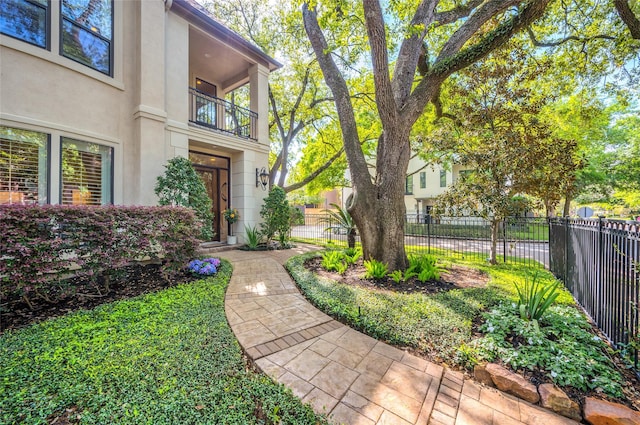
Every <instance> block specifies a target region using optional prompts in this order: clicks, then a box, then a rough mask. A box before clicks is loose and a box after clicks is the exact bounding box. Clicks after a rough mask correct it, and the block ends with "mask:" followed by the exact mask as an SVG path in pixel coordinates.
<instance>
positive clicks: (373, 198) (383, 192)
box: [348, 128, 410, 271]
mask: <svg viewBox="0 0 640 425" xmlns="http://www.w3.org/2000/svg"><path fill="white" fill-rule="evenodd" d="M394 130H395V132H394V133H393V134H392V133H391V132H388V131H386V132H384V133H383V135H382V136H380V140H379V142H378V152H377V167H376V169H377V170H378V174H377V176H376V179H375V182H374V184H373V190H371V186H370V185H369V186H368V188H369V190H365V191H363V190H359V186H358V181H357V180H355V179H354V182H353V183H354V198H353V202H352V204H351V205H350V206H348V211H349V213H350V214H351V216H352V217H353V220H354V221H355V223H356V226H357V227H358V230H359V231H360V238H361V241H362V249H363V255H364V258H365V259H376V260H378V261H382V262H383V263H385V264H386V265H387V266H388V268H389V270H390V271H393V270H405V269H406V268H407V266H408V260H407V254H406V251H405V247H404V224H405V219H406V207H405V204H404V191H405V188H404V185H405V175H406V170H407V166H408V164H409V158H410V149H409V131H410V128H409V129H402V128H396V129H394ZM383 139H384V140H383ZM385 147H386V148H385ZM381 164H384V166H381Z"/></svg>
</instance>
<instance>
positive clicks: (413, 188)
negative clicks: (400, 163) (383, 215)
mask: <svg viewBox="0 0 640 425" xmlns="http://www.w3.org/2000/svg"><path fill="white" fill-rule="evenodd" d="M465 172H468V167H465V166H462V165H460V164H453V165H452V166H451V167H450V168H448V169H447V168H445V167H443V166H442V165H439V164H436V165H433V166H431V165H425V162H424V161H423V160H422V159H420V158H418V157H415V158H412V159H411V160H410V161H409V167H408V169H407V179H406V182H405V196H404V203H405V207H406V208H407V215H408V216H409V218H410V219H417V220H419V221H424V220H425V217H427V216H429V215H430V214H431V211H432V209H433V206H434V205H435V201H436V197H437V196H438V195H441V194H442V193H444V192H445V191H446V190H447V188H449V187H450V186H451V185H453V184H454V183H455V182H456V181H457V180H458V179H459V178H460V175H461V174H464V173H465Z"/></svg>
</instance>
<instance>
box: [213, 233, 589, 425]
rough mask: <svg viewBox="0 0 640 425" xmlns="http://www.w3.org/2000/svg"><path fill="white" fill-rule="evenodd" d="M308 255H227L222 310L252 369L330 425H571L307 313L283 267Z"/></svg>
mask: <svg viewBox="0 0 640 425" xmlns="http://www.w3.org/2000/svg"><path fill="white" fill-rule="evenodd" d="M314 249H317V248H315V247H312V246H305V245H301V246H299V247H298V248H295V249H292V250H286V251H266V252H265V251H260V252H248V251H237V250H236V251H226V252H221V253H220V254H219V255H220V256H221V257H223V258H226V259H227V260H229V261H230V262H231V263H232V265H233V275H232V277H231V281H230V283H229V287H228V289H227V293H226V298H225V310H226V314H227V319H228V321H229V324H230V325H231V329H232V330H233V332H234V334H235V335H236V337H237V339H238V341H239V342H240V345H241V346H242V347H243V349H244V350H245V352H246V353H247V355H248V356H249V357H250V358H251V359H252V360H253V361H254V362H255V364H256V365H257V366H258V367H259V368H260V369H261V370H262V371H263V372H264V373H266V374H267V375H269V376H270V377H271V378H273V379H274V380H276V381H278V382H281V383H283V384H285V385H286V386H288V387H289V388H291V390H292V391H293V393H294V394H295V395H296V396H298V397H300V398H301V399H302V401H303V402H305V403H310V404H311V406H312V407H313V409H314V410H315V411H316V412H318V413H325V414H327V415H328V417H329V420H330V421H331V422H332V423H335V424H349V425H360V424H363V425H364V424H394V425H403V424H433V425H439V424H445V425H464V424H469V425H475V424H486V425H492V424H496V425H498V424H499V425H512V424H513V425H522V424H526V425H538V424H544V425H556V424H558V425H560V424H576V423H577V422H574V421H572V420H570V419H567V418H564V417H562V416H558V415H555V414H553V413H551V412H549V411H547V410H545V409H541V408H540V407H538V406H534V405H531V404H529V403H527V402H525V401H523V400H520V399H518V398H515V397H512V396H510V395H507V394H505V393H502V392H500V391H498V390H496V389H493V388H488V387H486V386H483V385H480V384H478V383H476V382H474V381H472V380H468V379H464V376H463V374H462V373H460V372H457V371H452V370H449V369H446V368H443V367H442V366H440V365H437V364H434V363H431V362H429V361H426V360H424V359H422V358H419V357H416V356H413V355H411V354H409V353H407V352H405V351H402V350H400V349H397V348H395V347H392V346H390V345H387V344H385V343H383V342H380V341H377V340H375V339H374V338H371V337H369V336H367V335H364V334H362V333H360V332H358V331H355V330H353V329H351V328H349V327H348V326H345V325H343V324H341V323H339V322H337V321H335V320H333V319H332V318H331V317H329V316H327V315H326V314H324V313H322V312H321V311H319V310H317V309H316V308H315V307H313V306H312V305H311V304H310V303H309V302H308V301H307V300H306V299H305V298H304V296H302V295H301V294H300V292H299V291H298V289H297V287H296V286H295V284H294V282H293V281H292V279H291V277H290V276H289V274H288V273H287V271H286V270H285V269H284V267H283V266H282V264H284V262H285V261H286V260H287V259H288V258H289V257H291V256H293V255H298V254H301V253H303V252H308V251H311V250H314Z"/></svg>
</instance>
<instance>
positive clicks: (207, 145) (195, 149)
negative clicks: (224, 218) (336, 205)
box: [0, 0, 280, 240]
mask: <svg viewBox="0 0 640 425" xmlns="http://www.w3.org/2000/svg"><path fill="white" fill-rule="evenodd" d="M61 1H63V4H62V7H61ZM96 1H97V3H101V4H102V5H103V6H104V8H105V10H106V12H101V13H102V14H101V15H100V17H99V18H100V19H101V21H100V22H101V23H103V24H104V25H105V27H106V26H107V24H109V23H111V31H108V29H107V30H102V31H100V27H99V25H98V24H96V25H93V24H92V23H91V21H90V20H86V15H79V14H78V16H76V19H75V21H73V19H71V18H73V16H71V17H70V16H67V15H71V14H72V11H71V9H67V8H66V7H67V6H68V4H67V3H69V4H71V5H73V2H74V0H52V1H51V2H49V3H47V2H42V4H43V6H41V7H40V9H38V8H37V7H34V6H33V4H32V3H29V4H28V5H22V4H19V5H18V6H16V7H14V8H13V9H11V8H8V7H4V8H3V10H2V12H3V13H4V14H5V15H4V16H3V17H2V19H3V20H4V23H3V27H2V32H3V34H0V129H2V131H3V132H4V133H3V134H0V136H2V137H3V138H4V139H5V141H4V142H3V143H4V144H3V145H2V149H9V148H8V146H12V145H11V143H13V145H15V146H18V145H20V140H19V139H20V138H23V139H24V138H27V139H28V138H29V137H31V136H32V135H34V134H35V135H40V136H42V137H43V140H45V139H46V148H43V147H42V146H41V147H40V151H41V159H40V163H41V164H40V165H39V166H38V167H39V168H38V170H39V171H37V173H39V176H40V177H39V181H37V182H34V181H32V180H37V179H36V178H35V177H34V178H33V179H31V178H23V179H22V180H24V181H26V180H29V183H30V184H31V185H32V186H36V185H37V186H39V187H40V189H39V192H38V193H39V195H35V194H34V195H32V196H31V198H29V196H27V198H24V196H22V195H21V196H22V198H21V199H22V201H23V202H25V201H24V199H27V201H26V202H29V200H28V199H31V202H38V203H52V204H57V203H75V201H78V199H80V198H77V197H75V193H74V197H73V199H72V198H71V197H70V196H67V192H69V190H67V189H68V188H67V187H66V186H65V185H67V186H69V185H68V183H69V182H70V181H71V180H73V179H74V178H77V177H73V176H72V177H67V176H68V175H69V171H68V168H69V165H68V164H69V161H71V159H69V158H72V156H73V155H71V154H76V157H79V158H80V159H78V160H77V161H84V163H83V167H87V168H88V165H87V164H88V162H87V161H88V160H87V159H86V158H94V160H95V161H98V162H99V165H97V166H96V167H99V168H100V169H98V170H97V171H95V175H96V177H95V180H96V183H95V184H94V186H95V187H98V189H93V190H94V192H95V191H98V192H100V193H98V194H97V195H96V199H98V201H96V202H99V203H114V204H122V205H156V204H157V197H156V195H155V194H154V186H155V183H156V178H157V176H159V175H161V174H162V173H163V172H164V165H165V164H166V163H167V161H168V160H169V159H171V158H173V157H176V156H185V157H190V156H192V157H193V156H194V154H195V157H194V158H195V159H194V163H195V164H197V165H198V167H199V170H200V171H202V173H204V174H202V175H206V176H208V177H209V178H210V181H209V187H208V188H209V189H210V190H211V191H212V192H211V193H213V194H214V195H215V196H218V199H217V200H216V202H218V204H217V206H216V208H218V209H219V210H222V209H224V208H227V207H235V208H237V209H239V211H240V214H241V221H240V222H238V223H236V225H235V230H236V233H238V235H239V236H240V238H241V239H242V234H241V233H242V232H240V231H239V230H240V229H243V228H244V224H255V223H257V222H258V221H259V210H260V206H261V204H262V199H263V198H264V197H265V196H266V194H267V192H266V191H265V190H263V188H262V187H256V169H261V168H262V167H268V152H269V131H268V77H269V73H270V72H271V71H273V70H275V69H277V68H278V67H279V66H280V65H279V64H278V63H277V62H276V61H274V60H273V59H271V58H270V57H268V56H267V55H265V54H264V53H263V52H261V51H260V50H259V49H257V48H256V47H255V46H253V45H251V44H250V43H248V42H247V41H246V40H244V39H242V38H241V37H239V36H238V35H237V34H235V33H233V32H231V31H230V30H228V29H227V28H225V27H224V26H222V25H221V24H219V23H218V22H216V21H215V20H213V19H212V18H211V17H210V16H208V15H207V14H206V12H205V11H204V10H202V8H201V7H200V6H199V5H198V4H197V3H195V2H194V0H173V1H171V0H166V1H162V0H144V1H133V0H132V1H114V2H110V1H109V0H96ZM89 4H90V5H91V4H93V2H89ZM27 8H30V9H29V10H31V9H35V10H36V12H42V13H41V15H42V16H43V18H42V19H41V22H40V26H42V25H44V26H45V29H44V34H45V36H46V39H37V38H33V37H32V38H30V39H28V40H27V41H25V40H26V39H25V38H24V35H23V34H22V33H19V32H18V31H14V30H13V29H11V28H9V27H7V26H6V23H7V21H8V20H10V19H18V18H16V14H19V13H23V12H24V11H25V10H27ZM109 8H110V9H109ZM9 9H10V10H9ZM7 10H8V11H7ZM87 11H89V9H87ZM45 12H46V14H45ZM89 12H92V13H93V12H94V11H89ZM30 13H32V12H30ZM109 13H110V14H111V15H110V16H111V18H110V19H111V22H107V21H108V19H109V17H108V14H109ZM104 16H107V17H106V18H105V17H104ZM96 19H97V18H96ZM69 22H72V23H69ZM73 25H76V26H77V28H75V27H74V28H72V26H73ZM36 26H37V25H35V24H34V25H33V26H30V27H29V28H28V30H29V31H32V28H36ZM96 26H97V27H98V28H96ZM68 28H72V29H68ZM12 31H13V32H12ZM65 31H67V33H65ZM74 31H75V32H74ZM89 31H93V32H94V33H91V32H89ZM61 34H62V35H61ZM65 34H72V35H73V34H75V35H78V34H79V35H78V36H77V40H76V41H77V44H78V45H80V46H85V47H86V49H85V50H86V51H85V52H84V53H83V52H82V48H80V50H81V52H80V53H78V52H77V51H75V50H73V49H71V48H68V46H67V45H66V44H65V43H67V44H69V43H73V42H74V40H73V39H72V40H71V42H70V41H69V39H67V38H65ZM96 34H98V35H99V36H100V38H98V36H97V35H96ZM105 34H107V36H105ZM72 35H69V37H72ZM21 37H22V38H23V39H21ZM33 40H36V41H35V42H34V41H33ZM43 40H44V41H43ZM38 43H40V44H39V45H38ZM102 45H104V46H106V47H104V49H103V50H99V48H101V47H100V46H102ZM96 46H98V47H96ZM107 48H108V49H109V53H107V50H105V49H107ZM92 49H93V50H92ZM95 49H98V50H95ZM96 51H97V52H98V53H96ZM100 52H104V54H103V56H104V57H101V58H100V59H101V60H102V62H100V64H98V65H93V66H87V64H86V63H83V61H84V62H89V61H90V60H91V56H92V55H94V56H96V55H99V54H100ZM85 53H86V55H85ZM74 55H76V56H74ZM78 55H81V56H78ZM82 55H85V56H82ZM70 56H71V57H70ZM86 57H89V59H86ZM74 58H75V59H74ZM78 58H79V59H78ZM96 63H97V61H96ZM105 63H108V68H107V65H103V64H105ZM200 84H202V85H206V86H207V88H208V90H209V91H208V92H206V93H202V92H200V91H199V90H198V87H196V86H197V85H200ZM247 85H248V95H249V99H248V101H247V103H248V105H246V106H247V109H248V110H250V111H248V110H244V109H242V108H237V107H236V105H235V104H232V103H230V102H229V99H228V97H229V93H230V92H231V91H233V90H235V89H237V88H238V87H242V86H247ZM212 90H213V94H212V93H211V91H212ZM239 118H240V119H241V120H240V119H239ZM240 121H241V122H240ZM241 124H242V125H241ZM16 130H18V131H16ZM16 134H17V135H16ZM24 134H26V136H25V135H24ZM76 141H77V143H76ZM74 143H76V144H74ZM15 146H14V148H15ZM77 146H80V147H79V148H77ZM96 146H97V147H96ZM72 148H73V149H76V148H77V151H78V152H80V153H79V154H77V152H75V151H73V150H72ZM96 149H98V150H96ZM45 151H46V152H45ZM98 151H99V152H103V153H100V154H98V153H96V152H98ZM85 153H86V155H85ZM69 155H71V156H69ZM78 155H79V156H78ZM83 155H85V156H86V158H85V156H83ZM91 155H93V156H91ZM100 155H101V156H100ZM45 156H46V164H45V160H44V159H42V158H44V157H45ZM107 162H108V163H109V164H110V165H109V166H108V167H107V166H106V165H105V164H107ZM0 167H4V168H5V169H4V170H0V171H4V172H5V173H4V174H2V176H5V177H6V176H7V175H8V174H7V172H8V171H7V170H8V167H9V166H8V165H7V163H6V162H5V163H0ZM43 168H44V169H43ZM33 169H34V170H35V166H34V168H33ZM33 172H34V173H35V172H36V171H33ZM76 174H77V173H76ZM0 180H2V178H0ZM22 180H20V179H19V178H16V177H15V176H14V177H13V181H12V182H9V181H8V178H4V181H0V185H2V186H0V192H4V193H10V194H11V193H18V194H20V193H19V192H20V191H25V190H26V189H24V188H23V187H24V186H23V183H24V181H22ZM98 180H100V181H98ZM69 187H71V186H69ZM83 190H85V191H87V192H86V193H87V199H89V198H88V197H89V196H91V195H92V193H89V192H90V191H88V190H87V189H86V188H85V189H83ZM76 191H77V190H74V192H76ZM216 191H217V192H216ZM33 192H34V193H36V192H37V191H36V190H35V189H34V190H33ZM216 193H217V194H216ZM212 196H213V195H212ZM0 201H2V199H0ZM214 204H215V202H214ZM218 227H219V232H218V238H220V239H221V240H224V239H226V234H227V226H226V225H225V223H220V222H219V223H218Z"/></svg>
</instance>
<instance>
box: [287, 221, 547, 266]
mask: <svg viewBox="0 0 640 425" xmlns="http://www.w3.org/2000/svg"><path fill="white" fill-rule="evenodd" d="M405 234H406V236H405V248H406V250H407V252H408V253H416V254H418V253H427V254H430V253H434V254H440V255H448V256H457V257H477V258H489V255H490V252H491V226H490V223H489V222H488V221H487V220H484V219H482V218H478V217H448V218H438V219H436V218H434V217H431V216H424V215H416V214H409V215H407V219H406V223H405ZM291 236H292V237H293V238H294V239H298V240H303V241H307V242H315V243H322V244H326V243H328V242H332V243H336V244H342V245H346V243H347V236H346V230H345V229H341V228H340V227H339V225H338V223H337V222H332V221H331V218H330V217H329V216H327V215H323V214H307V215H305V224H304V225H299V226H295V227H294V228H293V230H292V233H291ZM357 241H358V242H359V239H358V240H357ZM548 242H549V225H548V221H547V219H545V218H527V217H510V218H508V219H505V220H502V221H501V222H500V224H499V232H498V240H497V244H496V252H497V257H498V261H500V262H509V263H524V264H535V263H540V264H543V265H545V266H548V264H549V243H548Z"/></svg>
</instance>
